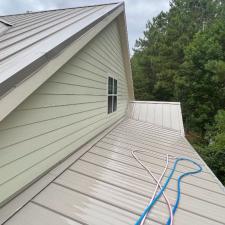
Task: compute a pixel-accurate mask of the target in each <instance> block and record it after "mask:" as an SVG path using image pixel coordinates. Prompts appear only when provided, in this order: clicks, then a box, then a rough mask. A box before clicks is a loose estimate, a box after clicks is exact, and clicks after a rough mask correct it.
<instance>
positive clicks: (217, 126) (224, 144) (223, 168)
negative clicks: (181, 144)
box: [195, 110, 225, 185]
mask: <svg viewBox="0 0 225 225" xmlns="http://www.w3.org/2000/svg"><path fill="white" fill-rule="evenodd" d="M214 121H215V123H214V124H213V126H212V127H211V128H210V129H209V131H208V133H210V134H208V135H207V136H206V138H208V141H209V144H208V145H207V146H201V145H199V144H197V145H195V147H196V149H197V150H198V152H199V153H200V154H201V156H202V157H203V159H204V160H205V161H206V163H207V164H208V165H209V166H210V167H211V169H212V170H213V171H214V173H215V174H216V175H217V177H218V178H219V179H220V180H221V182H222V183H223V184H224V185H225V176H224V175H225V110H219V111H218V113H217V114H216V116H215V120H214Z"/></svg>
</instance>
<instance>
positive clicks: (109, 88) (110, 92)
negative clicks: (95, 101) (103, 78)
mask: <svg viewBox="0 0 225 225" xmlns="http://www.w3.org/2000/svg"><path fill="white" fill-rule="evenodd" d="M112 93H113V78H112V77H109V78H108V94H112Z"/></svg>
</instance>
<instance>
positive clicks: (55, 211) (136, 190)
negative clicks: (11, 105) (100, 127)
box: [5, 119, 225, 225]
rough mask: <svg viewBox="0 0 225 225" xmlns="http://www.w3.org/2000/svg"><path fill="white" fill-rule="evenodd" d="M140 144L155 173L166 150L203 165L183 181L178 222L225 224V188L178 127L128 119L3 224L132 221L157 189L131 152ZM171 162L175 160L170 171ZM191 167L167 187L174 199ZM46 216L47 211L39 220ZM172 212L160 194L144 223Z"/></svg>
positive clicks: (185, 224)
mask: <svg viewBox="0 0 225 225" xmlns="http://www.w3.org/2000/svg"><path fill="white" fill-rule="evenodd" d="M131 140H132V141H131ZM153 142H154V143H156V144H157V145H156V146H155V147H153V146H154V145H152V143H153ZM156 147H157V148H156ZM138 149H139V150H145V151H146V152H145V153H137V154H138V157H139V158H140V159H141V160H142V162H144V163H145V164H146V165H147V166H148V167H149V168H150V169H151V170H152V172H153V173H154V175H155V176H159V175H160V173H161V172H162V170H163V168H164V164H165V154H172V155H176V156H183V155H185V154H187V153H188V154H189V157H191V158H195V160H197V161H198V162H200V163H201V165H202V166H203V172H202V173H201V174H198V175H194V176H190V177H187V178H186V179H184V180H183V182H182V196H181V202H180V205H179V209H178V211H177V213H176V215H175V223H174V225H190V224H195V225H205V224H210V225H223V224H225V214H224V213H223V212H224V210H225V205H224V202H225V192H224V191H223V190H222V188H221V186H220V184H219V183H218V182H217V180H216V179H215V177H214V175H213V174H212V173H211V171H209V169H208V167H207V166H206V165H205V163H204V162H203V161H202V159H201V158H200V157H199V156H198V154H197V153H196V152H195V150H194V149H193V148H192V147H191V145H190V144H189V143H188V142H187V141H186V139H185V138H184V137H182V136H181V135H180V133H179V132H177V131H173V130H171V129H166V128H162V127H161V128H160V127H159V126H156V125H153V124H151V123H146V122H142V121H138V120H132V119H126V120H124V121H123V122H121V123H120V124H119V125H118V126H117V127H116V128H114V129H113V130H112V131H111V132H109V133H108V134H107V135H106V136H105V137H103V138H102V139H101V140H99V141H98V142H97V143H96V144H95V145H94V146H93V147H92V148H91V149H90V150H89V151H88V152H86V153H85V154H84V155H83V156H81V157H80V158H79V159H78V160H77V161H76V162H74V163H73V164H72V166H69V168H68V169H66V170H65V171H64V172H63V173H62V174H61V175H59V176H58V178H57V179H55V180H54V181H53V182H52V183H51V184H50V185H49V186H48V187H46V188H45V189H44V190H43V191H42V192H41V193H40V194H38V195H37V196H36V197H35V198H34V199H33V200H32V201H30V202H29V203H28V204H27V205H26V206H25V207H24V208H22V209H21V210H20V211H19V212H18V213H17V214H16V215H14V216H13V217H12V218H11V219H10V220H9V221H8V222H6V223H5V224H6V225H17V224H20V225H25V224H26V221H28V219H30V218H32V220H30V221H29V225H40V224H62V225H69V224H91V225H99V224H109V225H114V224H121V225H123V224H124V225H125V224H134V223H135V221H136V220H137V218H138V217H139V216H140V215H141V213H142V212H143V210H144V209H145V206H146V204H147V202H148V201H149V197H150V196H151V195H152V193H153V191H154V188H155V183H154V182H153V181H152V179H151V178H150V177H149V175H148V174H147V173H146V171H145V170H144V169H143V168H142V167H140V165H139V164H138V163H137V161H135V159H134V158H133V157H132V155H131V151H132V150H138ZM175 152H176V153H175ZM171 167H172V162H170V164H169V168H170V169H169V171H168V172H167V173H166V176H168V173H169V172H170V170H171ZM190 170H193V165H191V164H190V163H182V165H179V166H178V167H177V169H176V172H175V176H174V178H173V179H172V180H171V182H170V184H169V186H168V188H167V190H166V194H167V196H168V198H169V199H170V201H171V202H172V204H173V203H174V202H175V200H176V193H177V190H176V181H177V177H178V176H179V175H180V174H181V173H183V172H184V171H190ZM164 181H165V179H164ZM42 215H46V216H45V217H44V218H41V220H40V222H39V219H38V218H39V217H41V216H42ZM168 215H169V214H168V209H167V206H166V204H165V201H164V199H160V200H159V202H158V203H157V205H156V206H155V207H154V208H153V209H152V211H151V213H150V214H149V216H148V218H147V221H146V223H145V224H153V225H157V224H165V222H166V220H167V218H168Z"/></svg>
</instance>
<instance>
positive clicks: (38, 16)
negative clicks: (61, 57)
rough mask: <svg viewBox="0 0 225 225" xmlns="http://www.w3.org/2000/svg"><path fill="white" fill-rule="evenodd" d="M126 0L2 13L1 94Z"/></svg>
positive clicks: (0, 17) (0, 40)
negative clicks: (18, 12) (3, 24)
mask: <svg viewBox="0 0 225 225" xmlns="http://www.w3.org/2000/svg"><path fill="white" fill-rule="evenodd" d="M119 6H123V3H111V4H105V5H94V6H86V7H79V8H70V9H59V10H51V11H42V12H35V13H26V14H18V15H9V16H0V21H4V23H8V24H11V26H10V28H9V29H8V30H6V31H4V33H2V34H0V70H1V74H0V96H1V95H3V94H5V93H6V92H7V91H9V90H10V89H11V88H12V87H14V86H16V85H17V84H18V83H19V82H21V81H22V80H24V79H25V78H26V77H27V76H29V75H31V74H32V72H34V71H35V70H37V69H38V68H40V67H41V66H42V65H44V64H46V63H47V62H48V61H49V60H51V59H52V58H53V57H55V56H56V55H57V54H59V53H60V52H61V51H62V50H63V49H64V48H65V47H66V46H68V45H69V44H70V43H71V42H73V41H74V40H76V39H77V38H79V37H80V36H81V35H82V34H84V33H85V32H86V31H87V30H89V29H90V28H91V27H93V26H94V25H95V24H96V23H98V22H99V21H101V20H102V19H104V18H105V17H106V16H107V15H109V14H110V13H112V12H113V11H114V10H116V9H117V8H118V7H119Z"/></svg>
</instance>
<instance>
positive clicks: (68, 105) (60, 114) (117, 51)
mask: <svg viewBox="0 0 225 225" xmlns="http://www.w3.org/2000/svg"><path fill="white" fill-rule="evenodd" d="M109 75H110V76H113V77H115V78H116V79H117V80H118V109H117V111H116V112H114V113H112V114H109V115H108V114H107V80H108V76H109ZM127 104H128V87H127V81H126V77H125V71H124V63H123V58H122V50H121V44H120V37H119V32H118V27H117V23H116V22H115V21H114V22H113V23H112V24H110V25H109V26H108V27H107V28H106V29H104V30H103V31H102V32H101V33H100V34H99V35H98V36H96V38H95V39H93V40H92V41H91V42H90V43H89V44H88V45H87V46H86V47H85V48H84V49H83V50H82V51H81V52H80V53H78V54H77V55H76V56H74V57H73V58H72V59H71V60H70V61H69V62H68V63H67V64H66V65H64V66H63V67H62V68H61V69H60V70H59V71H58V72H56V73H55V74H54V75H53V76H52V77H51V78H50V79H49V80H48V81H47V82H46V83H45V84H43V85H42V86H41V87H40V88H39V89H38V90H36V91H35V93H33V94H32V95H31V96H30V97H29V98H28V99H27V100H26V101H24V102H23V103H22V104H21V105H20V106H19V107H18V108H17V109H16V110H15V111H13V112H12V113H11V114H10V115H9V116H8V117H7V118H6V119H4V120H3V121H2V122H1V123H0V204H3V203H5V201H6V200H8V199H9V198H10V197H12V196H13V195H15V193H17V192H18V191H19V190H21V189H22V188H24V187H25V186H26V185H28V184H30V183H31V182H32V181H33V180H34V179H35V178H37V177H39V176H40V175H41V174H43V173H44V172H45V171H47V170H48V169H50V168H51V167H52V166H54V165H55V164H56V163H57V162H59V161H60V160H62V159H64V158H65V157H66V156H68V155H69V154H71V153H72V152H74V151H75V150H76V149H77V148H79V147H80V146H82V145H83V144H85V143H86V142H87V141H88V140H90V139H91V138H93V137H94V136H96V135H97V134H98V133H100V132H101V131H103V130H104V129H106V128H107V127H109V126H110V125H112V124H113V123H115V121H117V120H118V119H120V118H121V117H123V116H124V115H125V112H126V109H127Z"/></svg>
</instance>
